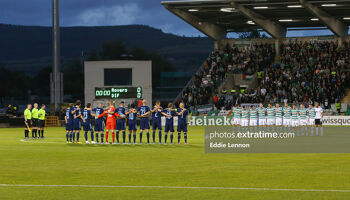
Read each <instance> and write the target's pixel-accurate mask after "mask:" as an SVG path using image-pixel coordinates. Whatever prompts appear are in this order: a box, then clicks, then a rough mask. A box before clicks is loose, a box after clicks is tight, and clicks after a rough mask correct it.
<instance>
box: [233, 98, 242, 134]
mask: <svg viewBox="0 0 350 200" xmlns="http://www.w3.org/2000/svg"><path fill="white" fill-rule="evenodd" d="M241 113H242V109H241V108H240V107H239V105H238V104H236V107H233V111H232V115H233V132H235V129H237V131H238V132H240V131H241V130H240V129H241V128H240V125H241Z"/></svg>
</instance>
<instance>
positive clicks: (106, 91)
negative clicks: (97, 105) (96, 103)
mask: <svg viewBox="0 0 350 200" xmlns="http://www.w3.org/2000/svg"><path fill="white" fill-rule="evenodd" d="M128 98H134V99H136V98H137V99H140V98H142V88H141V87H100V88H95V99H128Z"/></svg>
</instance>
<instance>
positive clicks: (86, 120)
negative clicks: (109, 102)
mask: <svg viewBox="0 0 350 200" xmlns="http://www.w3.org/2000/svg"><path fill="white" fill-rule="evenodd" d="M92 116H95V114H93V113H91V103H88V104H86V107H85V108H84V110H83V112H82V117H83V128H84V131H85V143H86V144H90V142H89V139H88V132H89V131H90V132H91V144H95V141H94V130H93V129H92V126H91V117H92Z"/></svg>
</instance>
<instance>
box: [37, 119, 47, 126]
mask: <svg viewBox="0 0 350 200" xmlns="http://www.w3.org/2000/svg"><path fill="white" fill-rule="evenodd" d="M38 127H39V128H44V127H45V120H41V119H39V120H38Z"/></svg>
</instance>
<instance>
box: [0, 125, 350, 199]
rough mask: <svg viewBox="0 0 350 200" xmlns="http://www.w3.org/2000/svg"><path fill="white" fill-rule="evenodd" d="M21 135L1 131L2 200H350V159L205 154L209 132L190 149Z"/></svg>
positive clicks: (55, 134) (194, 131)
mask: <svg viewBox="0 0 350 200" xmlns="http://www.w3.org/2000/svg"><path fill="white" fill-rule="evenodd" d="M332 130H333V131H343V132H347V131H348V130H349V128H346V127H332ZM23 135H24V133H23V129H22V128H8V129H4V128H3V129H0V199H1V200H3V199H35V200H37V199H245V200H246V199H350V154H287V153H286V154H205V153H204V127H190V128H189V133H188V137H189V144H188V145H184V144H183V138H182V144H180V145H169V144H168V145H159V144H150V145H147V144H143V145H97V144H95V145H91V144H90V145H86V144H66V143H65V131H64V128H46V129H45V136H46V139H43V140H29V141H23V140H21V139H22V138H23ZM157 136H158V134H157ZM163 136H164V133H163ZM80 138H81V141H82V142H84V133H81V134H80ZM143 138H144V140H145V139H146V137H145V133H144V136H143ZM176 138H177V134H175V137H174V139H176ZM157 140H158V139H157ZM168 142H169V141H168Z"/></svg>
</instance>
